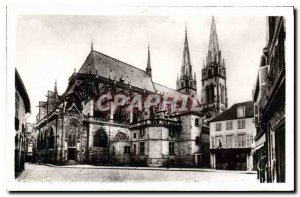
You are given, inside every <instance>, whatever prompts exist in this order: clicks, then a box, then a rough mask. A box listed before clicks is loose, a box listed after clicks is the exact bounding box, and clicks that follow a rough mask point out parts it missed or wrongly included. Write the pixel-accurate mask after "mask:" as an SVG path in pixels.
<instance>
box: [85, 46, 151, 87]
mask: <svg viewBox="0 0 300 197" xmlns="http://www.w3.org/2000/svg"><path fill="white" fill-rule="evenodd" d="M90 72H91V73H92V74H98V75H99V76H101V77H105V78H110V79H114V80H116V81H120V79H122V80H123V82H124V83H125V84H128V83H129V84H130V85H132V86H134V87H137V88H140V89H145V90H147V91H150V92H155V89H154V85H153V83H152V79H151V77H150V76H149V75H148V74H147V73H146V72H145V71H143V70H141V69H139V68H136V67H134V66H131V65H129V64H127V63H124V62H122V61H120V60H117V59H115V58H112V57H110V56H107V55H105V54H102V53H99V52H97V51H95V50H92V51H91V52H90V54H89V55H88V57H87V58H86V60H85V62H84V63H83V65H82V67H81V68H80V70H79V73H84V74H86V73H90Z"/></svg>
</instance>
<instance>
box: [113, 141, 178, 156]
mask: <svg viewBox="0 0 300 197" xmlns="http://www.w3.org/2000/svg"><path fill="white" fill-rule="evenodd" d="M136 147H137V146H136V144H133V153H134V154H136V153H137V148H136ZM112 153H113V155H115V154H116V151H115V147H114V146H113V150H112ZM123 153H124V154H130V153H131V146H124V149H123ZM139 154H145V142H140V143H139ZM174 154H175V143H174V142H169V155H174Z"/></svg>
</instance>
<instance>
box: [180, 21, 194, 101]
mask: <svg viewBox="0 0 300 197" xmlns="http://www.w3.org/2000/svg"><path fill="white" fill-rule="evenodd" d="M176 84H177V90H178V91H180V92H182V93H185V94H190V95H195V94H196V92H197V86H196V77H195V75H194V76H193V69H192V64H191V57H190V50H189V44H188V38H187V28H186V25H185V37H184V47H183V57H182V66H181V73H180V77H179V78H178V77H177V83H176Z"/></svg>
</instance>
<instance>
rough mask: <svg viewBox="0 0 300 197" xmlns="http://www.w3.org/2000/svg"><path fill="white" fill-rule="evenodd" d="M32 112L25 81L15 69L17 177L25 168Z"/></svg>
mask: <svg viewBox="0 0 300 197" xmlns="http://www.w3.org/2000/svg"><path fill="white" fill-rule="evenodd" d="M28 113H30V100H29V97H28V94H27V91H26V88H25V86H24V83H23V81H22V79H21V77H20V75H19V73H18V71H17V69H16V70H15V155H14V157H15V161H14V163H15V177H18V176H19V175H20V174H21V173H22V171H23V170H24V169H25V155H26V143H27V142H26V115H27V114H28Z"/></svg>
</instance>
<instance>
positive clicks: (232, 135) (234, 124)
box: [210, 101, 256, 170]
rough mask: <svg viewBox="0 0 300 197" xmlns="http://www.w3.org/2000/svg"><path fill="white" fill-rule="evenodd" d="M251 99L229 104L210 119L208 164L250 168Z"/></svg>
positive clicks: (251, 166)
mask: <svg viewBox="0 0 300 197" xmlns="http://www.w3.org/2000/svg"><path fill="white" fill-rule="evenodd" d="M255 134H256V129H255V124H254V113H253V102H252V101H248V102H243V103H237V104H234V105H232V106H231V107H230V108H229V109H228V110H226V111H224V112H223V113H221V114H220V115H219V116H217V117H215V118H214V119H213V120H211V122H210V152H211V154H210V157H211V167H212V168H214V169H224V170H253V168H254V166H255V165H253V148H254V140H253V138H254V136H255Z"/></svg>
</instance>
